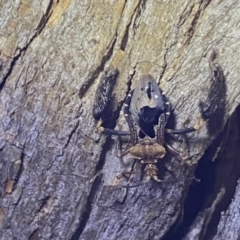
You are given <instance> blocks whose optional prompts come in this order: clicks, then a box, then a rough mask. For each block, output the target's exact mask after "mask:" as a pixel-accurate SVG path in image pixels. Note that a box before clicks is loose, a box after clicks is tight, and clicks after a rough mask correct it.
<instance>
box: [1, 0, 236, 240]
mask: <svg viewBox="0 0 240 240" xmlns="http://www.w3.org/2000/svg"><path fill="white" fill-rule="evenodd" d="M239 12H240V2H239V1H238V0H193V1H190V0H187V1H185V0H182V1H149V0H148V1H147V0H142V1H140V0H133V1H126V0H125V1H124V0H119V1H113V0H108V1H98V0H93V1H90V0H75V1H74V0H72V1H70V0H59V1H56V0H44V1H36V0H32V1H27V0H22V1H14V3H13V1H5V0H2V1H1V3H0V13H1V14H0V33H1V34H0V169H1V172H0V188H1V198H0V227H1V231H0V239H21V240H24V239H73V240H74V239H82V240H88V239H98V240H101V239H104V240H105V239H109V240H110V239H121V240H123V239H139V237H140V238H141V239H151V240H153V239H165V240H166V239H213V238H214V239H229V240H230V239H238V238H239V237H240V234H239V232H240V225H239V215H240V211H239V201H240V195H239V183H238V179H239V177H240V161H239V156H240V148H239V142H240V139H239V138H240V134H239V133H240V131H239V116H240V110H239V108H237V107H238V106H239V102H240V87H239V85H240V79H239V76H240V68H239V63H238V59H239V56H240V42H239V41H238V40H239V38H240V31H239V30H238V28H239V23H240V15H239ZM109 65H112V66H114V67H116V68H118V70H119V76H118V79H117V82H116V85H115V86H114V99H113V113H112V116H109V119H111V121H110V122H111V123H110V125H111V126H112V125H114V124H115V123H116V129H118V128H120V129H124V130H127V125H126V122H125V120H124V118H123V116H122V114H121V111H120V109H121V107H122V103H123V101H124V99H125V97H126V95H127V94H128V92H129V91H130V89H132V88H134V86H135V84H136V82H137V80H138V78H139V76H140V75H141V74H143V73H150V74H152V75H153V76H154V77H155V78H156V79H157V80H158V82H159V84H160V86H161V88H162V89H163V90H164V91H165V93H166V95H167V96H168V98H169V100H170V102H171V105H172V108H173V114H172V120H171V121H170V125H171V127H173V128H183V127H185V126H193V125H195V124H198V125H199V127H200V129H199V131H197V132H194V133H191V134H188V136H187V141H183V140H182V139H181V138H174V139H170V140H169V141H170V142H171V144H172V145H173V146H174V148H176V149H178V150H179V152H180V154H181V156H183V158H184V161H181V160H180V161H179V160H178V159H176V157H175V156H171V155H170V154H168V155H167V157H166V158H165V159H164V162H166V164H167V165H170V166H171V167H172V168H173V169H174V171H173V172H169V171H167V170H166V168H165V167H164V166H165V165H164V163H163V164H161V162H160V164H159V168H160V173H161V178H162V179H163V182H162V183H157V182H152V181H151V182H149V183H145V184H142V185H139V186H136V187H131V188H126V187H123V185H126V184H127V179H126V178H119V175H120V174H121V172H123V171H126V170H129V169H131V168H132V165H130V166H129V167H126V166H124V164H122V163H121V161H120V160H119V158H118V157H116V155H115V154H116V151H118V149H117V143H118V141H117V139H116V138H114V137H106V136H104V135H102V136H100V135H99V133H98V132H97V131H96V129H95V126H96V121H95V120H94V118H93V117H92V105H93V100H94V97H95V92H96V89H97V85H98V82H99V79H100V77H101V75H102V73H103V71H104V70H105V69H106V68H107V67H108V66H109ZM118 116H119V117H118ZM110 125H109V126H110ZM185 140H186V139H185ZM123 147H127V146H126V145H124V146H123ZM125 160H126V159H125ZM129 160H131V159H129ZM140 175H141V170H140V169H139V170H137V173H136V174H132V176H131V178H130V179H129V182H130V183H139V182H140V181H141V180H140V178H141V176H140ZM195 176H196V178H199V179H200V182H194V181H195V180H193V179H194V177H195ZM192 181H193V183H192V184H191V182H192ZM231 199H233V200H232V202H231Z"/></svg>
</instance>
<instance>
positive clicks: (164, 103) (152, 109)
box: [122, 74, 196, 182]
mask: <svg viewBox="0 0 240 240" xmlns="http://www.w3.org/2000/svg"><path fill="white" fill-rule="evenodd" d="M170 110H171V108H170V104H169V102H168V100H167V98H166V96H165V94H164V92H163V91H162V90H161V89H160V88H159V86H158V85H157V82H156V81H155V79H154V78H153V77H152V76H151V75H150V74H144V75H142V76H141V77H140V79H139V82H138V84H137V86H136V87H135V89H134V90H133V91H132V92H131V93H130V94H129V95H128V97H127V99H126V101H125V104H124V116H125V118H126V121H127V123H128V126H129V130H130V136H131V142H132V147H130V148H129V149H127V150H126V151H125V152H124V153H123V154H122V156H124V155H126V154H127V153H130V154H131V155H132V156H133V157H135V158H137V159H138V160H140V163H141V164H144V165H145V169H144V171H145V173H146V175H147V181H148V180H150V179H151V178H153V179H154V180H155V181H158V182H160V181H161V180H160V179H158V177H157V173H158V169H157V166H156V164H157V162H158V160H159V159H162V158H163V157H164V156H165V154H166V149H165V147H166V148H167V149H168V150H169V151H170V152H172V153H174V154H178V152H177V151H176V150H175V149H174V148H173V147H171V146H170V145H169V144H167V143H166V142H165V132H167V133H170V134H185V133H189V132H193V131H195V130H196V128H194V127H191V128H185V129H179V130H171V129H166V124H167V121H168V118H169V115H170ZM137 127H138V128H139V129H140V130H139V134H138V133H137V131H136V128H137ZM139 139H140V140H139Z"/></svg>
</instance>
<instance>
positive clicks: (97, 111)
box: [92, 66, 119, 129]
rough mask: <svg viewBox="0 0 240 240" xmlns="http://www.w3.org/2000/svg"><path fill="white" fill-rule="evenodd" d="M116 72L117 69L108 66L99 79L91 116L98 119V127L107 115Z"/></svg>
mask: <svg viewBox="0 0 240 240" xmlns="http://www.w3.org/2000/svg"><path fill="white" fill-rule="evenodd" d="M118 73H119V71H118V69H117V68H114V67H113V66H110V67H109V68H107V69H106V71H105V72H104V73H103V75H102V77H101V79H100V82H99V85H98V88H97V91H96V94H95V100H94V103H93V108H92V114H93V117H94V118H95V119H96V120H98V123H97V128H98V129H99V128H100V127H101V125H102V123H103V122H104V120H105V119H106V118H107V117H108V114H109V104H110V102H111V94H112V91H113V87H114V84H115V83H116V79H117V76H118Z"/></svg>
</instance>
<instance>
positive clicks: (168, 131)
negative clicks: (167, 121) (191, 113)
mask: <svg viewBox="0 0 240 240" xmlns="http://www.w3.org/2000/svg"><path fill="white" fill-rule="evenodd" d="M196 130H197V129H196V128H195V127H190V128H183V129H176V130H173V129H168V128H166V129H165V131H166V133H169V134H185V133H190V132H194V131H196Z"/></svg>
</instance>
